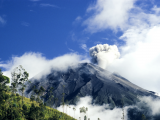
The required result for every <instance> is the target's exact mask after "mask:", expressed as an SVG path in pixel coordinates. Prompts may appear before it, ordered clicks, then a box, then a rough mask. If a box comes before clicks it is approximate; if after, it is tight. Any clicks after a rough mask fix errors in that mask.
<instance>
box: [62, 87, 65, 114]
mask: <svg viewBox="0 0 160 120" xmlns="http://www.w3.org/2000/svg"><path fill="white" fill-rule="evenodd" d="M64 88H65V86H64V85H63V93H62V106H63V113H64V105H65V102H64V96H65V93H64Z"/></svg>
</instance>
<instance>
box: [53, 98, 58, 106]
mask: <svg viewBox="0 0 160 120" xmlns="http://www.w3.org/2000/svg"><path fill="white" fill-rule="evenodd" d="M57 101H58V98H57V97H56V98H54V103H55V107H57Z"/></svg>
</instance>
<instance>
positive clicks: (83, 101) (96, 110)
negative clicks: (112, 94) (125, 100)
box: [58, 96, 127, 120]
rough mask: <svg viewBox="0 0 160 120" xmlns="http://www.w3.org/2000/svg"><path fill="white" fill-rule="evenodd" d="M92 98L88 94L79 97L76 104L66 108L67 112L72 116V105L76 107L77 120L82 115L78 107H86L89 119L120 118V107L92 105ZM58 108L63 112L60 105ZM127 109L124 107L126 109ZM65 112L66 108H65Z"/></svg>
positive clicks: (105, 119)
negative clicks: (110, 107) (110, 108)
mask: <svg viewBox="0 0 160 120" xmlns="http://www.w3.org/2000/svg"><path fill="white" fill-rule="evenodd" d="M91 102H92V98H91V97H89V96H86V97H84V98H80V101H79V102H78V103H77V104H76V106H74V105H71V108H70V109H69V108H68V114H69V112H70V114H69V115H70V116H73V117H74V112H73V107H75V108H76V111H75V118H76V119H77V120H79V117H81V120H83V119H84V118H83V115H81V114H80V110H79V108H81V107H83V106H84V107H87V108H88V112H87V114H86V115H87V116H88V118H90V120H97V119H98V118H100V120H118V119H121V117H122V109H121V108H115V109H113V110H109V109H107V110H106V108H109V106H108V105H103V106H99V105H92V104H91ZM58 110H60V111H61V112H63V108H62V106H60V107H59V108H58ZM126 110H127V109H125V111H126ZM65 112H66V109H65ZM125 119H127V116H126V112H125Z"/></svg>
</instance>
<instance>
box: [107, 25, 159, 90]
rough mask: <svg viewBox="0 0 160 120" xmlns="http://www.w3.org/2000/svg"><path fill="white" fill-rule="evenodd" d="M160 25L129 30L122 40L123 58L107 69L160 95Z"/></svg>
mask: <svg viewBox="0 0 160 120" xmlns="http://www.w3.org/2000/svg"><path fill="white" fill-rule="evenodd" d="M159 33H160V25H157V26H154V27H148V28H144V29H142V30H140V29H139V28H134V29H129V30H128V31H126V32H125V33H124V34H123V36H121V39H123V40H125V41H126V45H124V46H122V47H121V55H122V56H121V58H120V59H119V60H116V61H115V62H114V64H112V66H109V67H108V68H107V69H109V70H110V71H113V72H118V73H119V74H121V75H122V76H124V77H126V78H127V79H129V80H130V81H131V82H132V83H135V84H136V85H138V86H140V87H142V88H145V89H148V90H152V91H155V92H158V93H160V88H159V84H160V74H159V70H160V62H159V61H160V47H159V46H160V34H159Z"/></svg>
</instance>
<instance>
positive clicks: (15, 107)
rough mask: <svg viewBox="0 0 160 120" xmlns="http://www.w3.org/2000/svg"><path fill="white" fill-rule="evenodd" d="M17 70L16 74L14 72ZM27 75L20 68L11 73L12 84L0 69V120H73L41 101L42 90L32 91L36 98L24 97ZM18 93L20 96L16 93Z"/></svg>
mask: <svg viewBox="0 0 160 120" xmlns="http://www.w3.org/2000/svg"><path fill="white" fill-rule="evenodd" d="M17 70H18V73H16V71H17ZM28 76H29V74H28V73H27V72H26V71H25V70H24V69H23V68H22V67H21V66H20V68H17V69H15V70H14V72H13V73H12V79H13V80H12V83H11V86H10V87H9V86H8V85H7V84H8V83H10V80H9V78H8V77H6V76H4V75H3V73H2V72H1V69H0V120H75V119H74V118H72V117H70V116H68V115H67V114H64V113H62V112H59V111H58V110H56V109H53V108H50V107H48V106H46V105H45V103H43V101H42V100H41V97H40V96H41V94H42V92H43V91H44V88H42V87H41V88H40V89H39V90H34V92H35V93H36V96H33V95H32V96H31V98H30V99H29V98H26V97H24V94H23V93H24V90H25V87H26V86H25V84H24V82H26V81H27V80H28ZM17 91H20V92H21V93H22V96H21V95H19V94H18V93H17Z"/></svg>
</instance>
